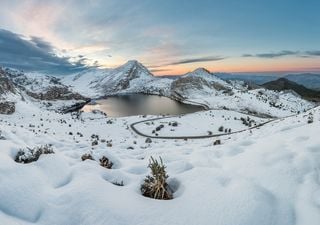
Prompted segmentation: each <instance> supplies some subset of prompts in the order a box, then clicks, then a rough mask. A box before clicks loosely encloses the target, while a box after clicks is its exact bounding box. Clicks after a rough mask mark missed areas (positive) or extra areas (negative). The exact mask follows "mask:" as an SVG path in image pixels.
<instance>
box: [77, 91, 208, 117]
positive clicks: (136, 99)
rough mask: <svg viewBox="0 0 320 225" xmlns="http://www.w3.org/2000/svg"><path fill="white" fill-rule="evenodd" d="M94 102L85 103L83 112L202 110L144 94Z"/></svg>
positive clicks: (113, 114) (122, 113) (126, 113)
mask: <svg viewBox="0 0 320 225" xmlns="http://www.w3.org/2000/svg"><path fill="white" fill-rule="evenodd" d="M95 103H96V104H87V105H85V106H84V107H83V108H82V110H83V111H85V112H90V111H93V110H100V111H102V112H105V113H106V114H107V115H108V116H110V117H123V116H134V115H180V114H186V113H192V112H198V111H201V110H203V108H202V107H201V106H195V105H188V104H183V103H180V102H178V101H175V100H172V99H170V98H167V97H162V96H157V95H144V94H129V95H118V96H111V97H107V98H105V99H99V100H95Z"/></svg>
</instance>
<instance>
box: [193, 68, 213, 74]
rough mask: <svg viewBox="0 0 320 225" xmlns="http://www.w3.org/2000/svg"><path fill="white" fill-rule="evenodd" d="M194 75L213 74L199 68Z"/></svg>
mask: <svg viewBox="0 0 320 225" xmlns="http://www.w3.org/2000/svg"><path fill="white" fill-rule="evenodd" d="M192 73H195V74H211V72H210V71H209V70H207V69H206V68H202V67H200V68H197V69H195V70H194V71H193V72H192Z"/></svg>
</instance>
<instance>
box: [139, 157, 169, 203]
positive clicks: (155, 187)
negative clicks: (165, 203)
mask: <svg viewBox="0 0 320 225" xmlns="http://www.w3.org/2000/svg"><path fill="white" fill-rule="evenodd" d="M148 167H149V168H150V169H151V176H150V175H148V176H147V177H146V178H145V180H144V183H143V184H142V185H141V192H142V195H144V196H146V197H149V198H155V199H161V200H169V199H172V198H173V196H172V191H171V190H170V187H169V185H168V183H167V179H168V177H169V176H168V175H167V173H166V170H165V169H166V167H165V165H164V164H163V161H162V159H161V158H160V163H159V162H158V161H157V160H156V159H154V158H153V157H151V159H150V160H149V165H148Z"/></svg>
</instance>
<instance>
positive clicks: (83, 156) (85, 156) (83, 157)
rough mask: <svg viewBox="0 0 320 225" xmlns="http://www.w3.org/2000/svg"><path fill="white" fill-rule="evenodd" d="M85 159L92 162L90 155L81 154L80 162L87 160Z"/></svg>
mask: <svg viewBox="0 0 320 225" xmlns="http://www.w3.org/2000/svg"><path fill="white" fill-rule="evenodd" d="M87 159H89V160H94V159H93V157H92V155H91V154H90V153H86V154H83V155H82V156H81V160H82V161H85V160H87Z"/></svg>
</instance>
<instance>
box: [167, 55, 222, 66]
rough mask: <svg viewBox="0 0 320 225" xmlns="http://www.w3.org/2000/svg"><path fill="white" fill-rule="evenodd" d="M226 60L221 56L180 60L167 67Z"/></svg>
mask: <svg viewBox="0 0 320 225" xmlns="http://www.w3.org/2000/svg"><path fill="white" fill-rule="evenodd" d="M223 59H225V57H219V56H209V57H201V58H190V59H184V60H179V61H175V62H171V63H168V64H166V66H173V65H181V64H188V63H196V62H211V61H220V60H223Z"/></svg>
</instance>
